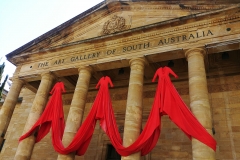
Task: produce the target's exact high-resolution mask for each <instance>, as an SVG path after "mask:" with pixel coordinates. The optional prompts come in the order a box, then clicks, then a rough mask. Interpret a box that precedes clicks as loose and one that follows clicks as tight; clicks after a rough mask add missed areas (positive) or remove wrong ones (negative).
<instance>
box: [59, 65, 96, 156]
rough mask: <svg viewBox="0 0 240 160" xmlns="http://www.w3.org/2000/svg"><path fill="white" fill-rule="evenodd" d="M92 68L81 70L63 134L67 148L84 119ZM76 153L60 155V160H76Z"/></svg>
mask: <svg viewBox="0 0 240 160" xmlns="http://www.w3.org/2000/svg"><path fill="white" fill-rule="evenodd" d="M91 71H92V69H91V68H90V67H81V68H79V77H78V81H77V85H76V88H75V91H74V95H73V99H72V103H71V106H70V110H69V113H68V118H67V122H66V128H65V130H64V134H63V145H64V146H65V147H67V146H68V145H69V144H70V143H71V141H72V139H73V137H74V136H75V134H76V133H77V131H78V129H79V127H80V125H81V123H82V119H83V112H84V108H85V103H86V99H87V93H88V87H89V82H90V78H91ZM74 159H75V153H70V154H68V155H60V154H59V155H58V160H74Z"/></svg>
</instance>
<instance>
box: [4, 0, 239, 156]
mask: <svg viewBox="0 0 240 160" xmlns="http://www.w3.org/2000/svg"><path fill="white" fill-rule="evenodd" d="M6 57H7V59H8V60H9V61H10V62H12V63H13V64H14V65H16V67H17V68H16V71H15V73H14V75H13V77H12V81H13V83H12V86H11V88H10V91H9V93H8V95H7V97H6V99H5V102H4V104H3V105H2V107H1V111H0V134H1V143H3V142H4V145H3V147H2V150H1V154H0V159H2V160H13V159H16V160H28V159H31V160H55V159H58V160H63V159H64V160H72V159H74V157H75V156H74V153H72V154H69V155H59V154H58V153H57V152H56V151H54V149H53V147H52V144H51V135H50V134H48V135H47V136H46V137H45V138H44V139H43V140H42V141H40V142H39V143H36V144H35V142H34V141H35V136H34V135H32V136H30V137H29V138H27V139H26V140H24V141H22V142H21V143H18V139H19V137H20V136H21V135H22V134H23V133H25V132H26V131H27V130H29V129H30V128H31V126H32V125H33V124H34V123H35V122H36V121H37V119H38V118H39V117H40V115H41V114H42V112H43V110H44V107H45V105H46V103H47V101H48V99H49V96H50V95H49V91H50V90H51V88H52V86H53V85H54V84H55V82H57V81H63V82H64V84H65V88H66V90H67V92H66V93H65V94H63V102H64V114H65V120H66V129H65V132H64V136H63V143H64V144H65V145H68V144H69V143H70V141H71V140H72V138H73V136H74V135H75V133H76V131H77V130H78V128H79V126H80V124H81V123H82V122H83V121H84V119H85V117H86V116H87V115H88V112H89V110H90V109H91V105H92V103H93V101H94V98H95V96H96V93H97V91H98V90H96V89H95V85H96V84H97V82H98V80H99V79H100V78H101V77H102V76H109V77H110V78H111V79H112V81H113V83H114V88H112V89H110V92H111V99H112V103H113V109H114V112H115V116H116V119H117V124H118V127H119V132H120V133H121V136H122V137H123V141H124V145H126V146H127V145H130V144H131V143H132V142H133V141H134V140H135V139H136V138H137V137H138V135H139V134H140V132H141V130H142V129H143V127H144V125H145V123H146V120H147V118H148V115H149V112H150V109H151V107H152V103H153V99H154V95H155V91H156V85H157V84H156V83H152V82H151V80H152V78H153V75H154V73H155V71H156V70H157V69H158V68H159V67H163V66H169V67H171V68H172V70H174V72H175V73H176V74H177V75H178V76H179V78H178V79H175V78H172V82H173V84H174V86H175V87H176V89H177V90H178V92H179V94H180V95H181V97H182V99H183V100H184V102H185V103H186V104H187V105H188V106H189V108H190V109H191V111H192V112H193V114H194V115H195V116H196V117H197V119H198V120H199V121H200V122H201V124H202V125H203V126H204V127H205V128H206V129H207V131H208V132H209V133H210V134H212V135H213V137H214V138H215V139H216V141H217V150H216V152H214V151H213V150H211V149H210V148H208V147H207V146H205V145H204V144H202V143H200V142H199V141H197V140H196V139H193V140H192V141H191V140H189V139H188V138H187V136H186V135H185V134H184V133H183V132H182V131H181V130H180V129H179V128H178V127H177V126H176V125H175V124H174V123H173V122H171V121H170V120H169V118H168V117H167V116H163V117H162V126H161V136H160V138H159V140H158V143H157V145H156V146H155V148H154V149H153V150H152V151H151V152H150V153H149V154H148V155H146V156H143V157H140V154H139V153H136V154H133V155H130V156H128V157H122V159H124V160H127V159H128V160H140V159H141V160H160V159H161V160H190V159H195V160H203V159H204V160H206V159H207V160H212V159H217V160H233V159H234V160H237V159H240V140H239V138H240V118H239V117H240V2H239V0H180V1H164V0H156V1H150V0H141V1H140V0H139V1H138V0H105V1H103V2H101V3H99V4H97V5H96V6H94V7H92V8H91V9H89V10H87V11H85V12H83V13H81V14H79V15H77V16H76V17H74V18H72V19H70V20H69V21H67V22H65V23H63V24H61V25H60V26H58V27H56V28H54V29H52V30H50V31H49V32H47V33H45V34H43V35H41V36H40V37H38V38H36V39H34V40H32V41H31V42H29V43H27V44H25V45H23V46H22V47H20V48H18V49H16V50H15V51H13V52H11V53H9V54H8V55H7V56H6ZM18 97H22V101H18ZM106 159H107V160H118V159H120V156H119V155H117V153H115V152H114V148H113V147H112V146H111V143H110V140H109V139H108V137H107V136H106V135H105V133H104V132H103V131H102V130H101V129H100V127H99V125H97V127H96V128H95V131H94V135H93V137H92V140H91V144H90V146H89V147H88V150H87V152H86V154H85V155H83V156H76V157H75V160H106Z"/></svg>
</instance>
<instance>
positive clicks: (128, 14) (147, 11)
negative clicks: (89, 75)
mask: <svg viewBox="0 0 240 160" xmlns="http://www.w3.org/2000/svg"><path fill="white" fill-rule="evenodd" d="M219 8H223V6H201V7H195V8H194V9H189V8H187V7H186V8H183V7H181V6H179V5H166V4H165V5H164V4H159V5H157V3H155V4H148V3H140V2H138V3H129V4H128V5H124V6H121V9H116V10H115V11H112V12H110V13H107V14H104V13H103V15H102V16H101V15H98V16H96V18H92V19H91V18H90V19H88V20H86V21H84V22H81V24H79V25H78V26H76V27H75V29H74V32H72V33H71V34H69V35H68V36H66V37H64V38H62V39H60V40H58V41H56V42H54V43H52V44H51V45H50V47H54V46H60V45H63V44H68V43H73V42H78V41H82V40H86V39H91V38H95V37H101V36H105V35H108V34H113V33H117V32H121V31H125V30H129V29H134V28H139V27H144V26H147V25H150V24H154V23H159V22H164V21H168V20H171V19H176V18H180V17H184V16H188V15H191V14H196V13H200V12H206V11H209V10H213V9H214V10H216V9H219ZM102 12H103V11H102ZM90 17H91V16H90ZM95 19H96V20H95Z"/></svg>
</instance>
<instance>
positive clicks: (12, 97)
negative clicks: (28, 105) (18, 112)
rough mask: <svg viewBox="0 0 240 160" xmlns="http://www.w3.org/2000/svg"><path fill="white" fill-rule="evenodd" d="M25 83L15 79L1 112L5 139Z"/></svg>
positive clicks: (2, 131) (1, 123)
mask: <svg viewBox="0 0 240 160" xmlns="http://www.w3.org/2000/svg"><path fill="white" fill-rule="evenodd" d="M23 84H24V82H23V81H22V80H20V79H18V78H14V79H13V83H12V86H11V88H10V90H9V92H8V94H7V97H6V99H5V101H4V103H3V106H2V108H1V110H0V135H1V137H2V138H3V137H4V134H5V132H6V129H7V127H8V124H9V122H10V119H11V117H12V114H13V110H14V108H15V106H16V104H17V100H18V97H19V94H20V91H21V89H22V86H23Z"/></svg>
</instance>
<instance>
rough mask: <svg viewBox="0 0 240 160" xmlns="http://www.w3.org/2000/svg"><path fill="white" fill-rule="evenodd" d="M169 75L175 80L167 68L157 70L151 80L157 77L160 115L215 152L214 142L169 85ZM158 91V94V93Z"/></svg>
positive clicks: (171, 85)
mask: <svg viewBox="0 0 240 160" xmlns="http://www.w3.org/2000/svg"><path fill="white" fill-rule="evenodd" d="M169 74H172V75H173V76H174V77H175V78H177V75H176V74H175V73H174V72H173V71H172V70H171V69H170V68H169V67H164V68H159V69H158V70H157V71H156V73H155V75H154V78H153V81H155V79H156V78H157V76H158V77H159V80H158V87H157V93H158V95H156V96H155V100H156V98H157V99H159V100H158V102H160V103H159V104H156V105H158V106H159V107H160V114H161V115H168V116H169V118H170V119H171V120H172V121H173V122H174V123H175V124H176V125H177V126H178V127H179V128H180V129H181V130H182V131H183V132H184V133H185V134H186V135H187V136H188V137H189V138H190V139H191V138H192V137H193V138H196V139H197V140H199V141H200V142H202V143H204V144H206V145H207V146H209V147H211V148H212V149H213V150H214V151H216V144H217V143H216V141H215V139H214V138H213V137H212V136H211V135H210V134H209V133H208V132H207V130H206V129H205V128H204V127H203V126H202V125H201V124H200V123H199V121H198V120H197V119H196V118H195V116H194V115H193V114H192V112H191V111H190V110H189V109H188V107H187V105H186V104H185V103H184V102H183V100H182V99H181V97H180V95H179V94H178V92H177V90H176V89H175V87H174V86H173V84H172V83H171V80H170V78H169ZM158 91H159V92H158Z"/></svg>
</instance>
